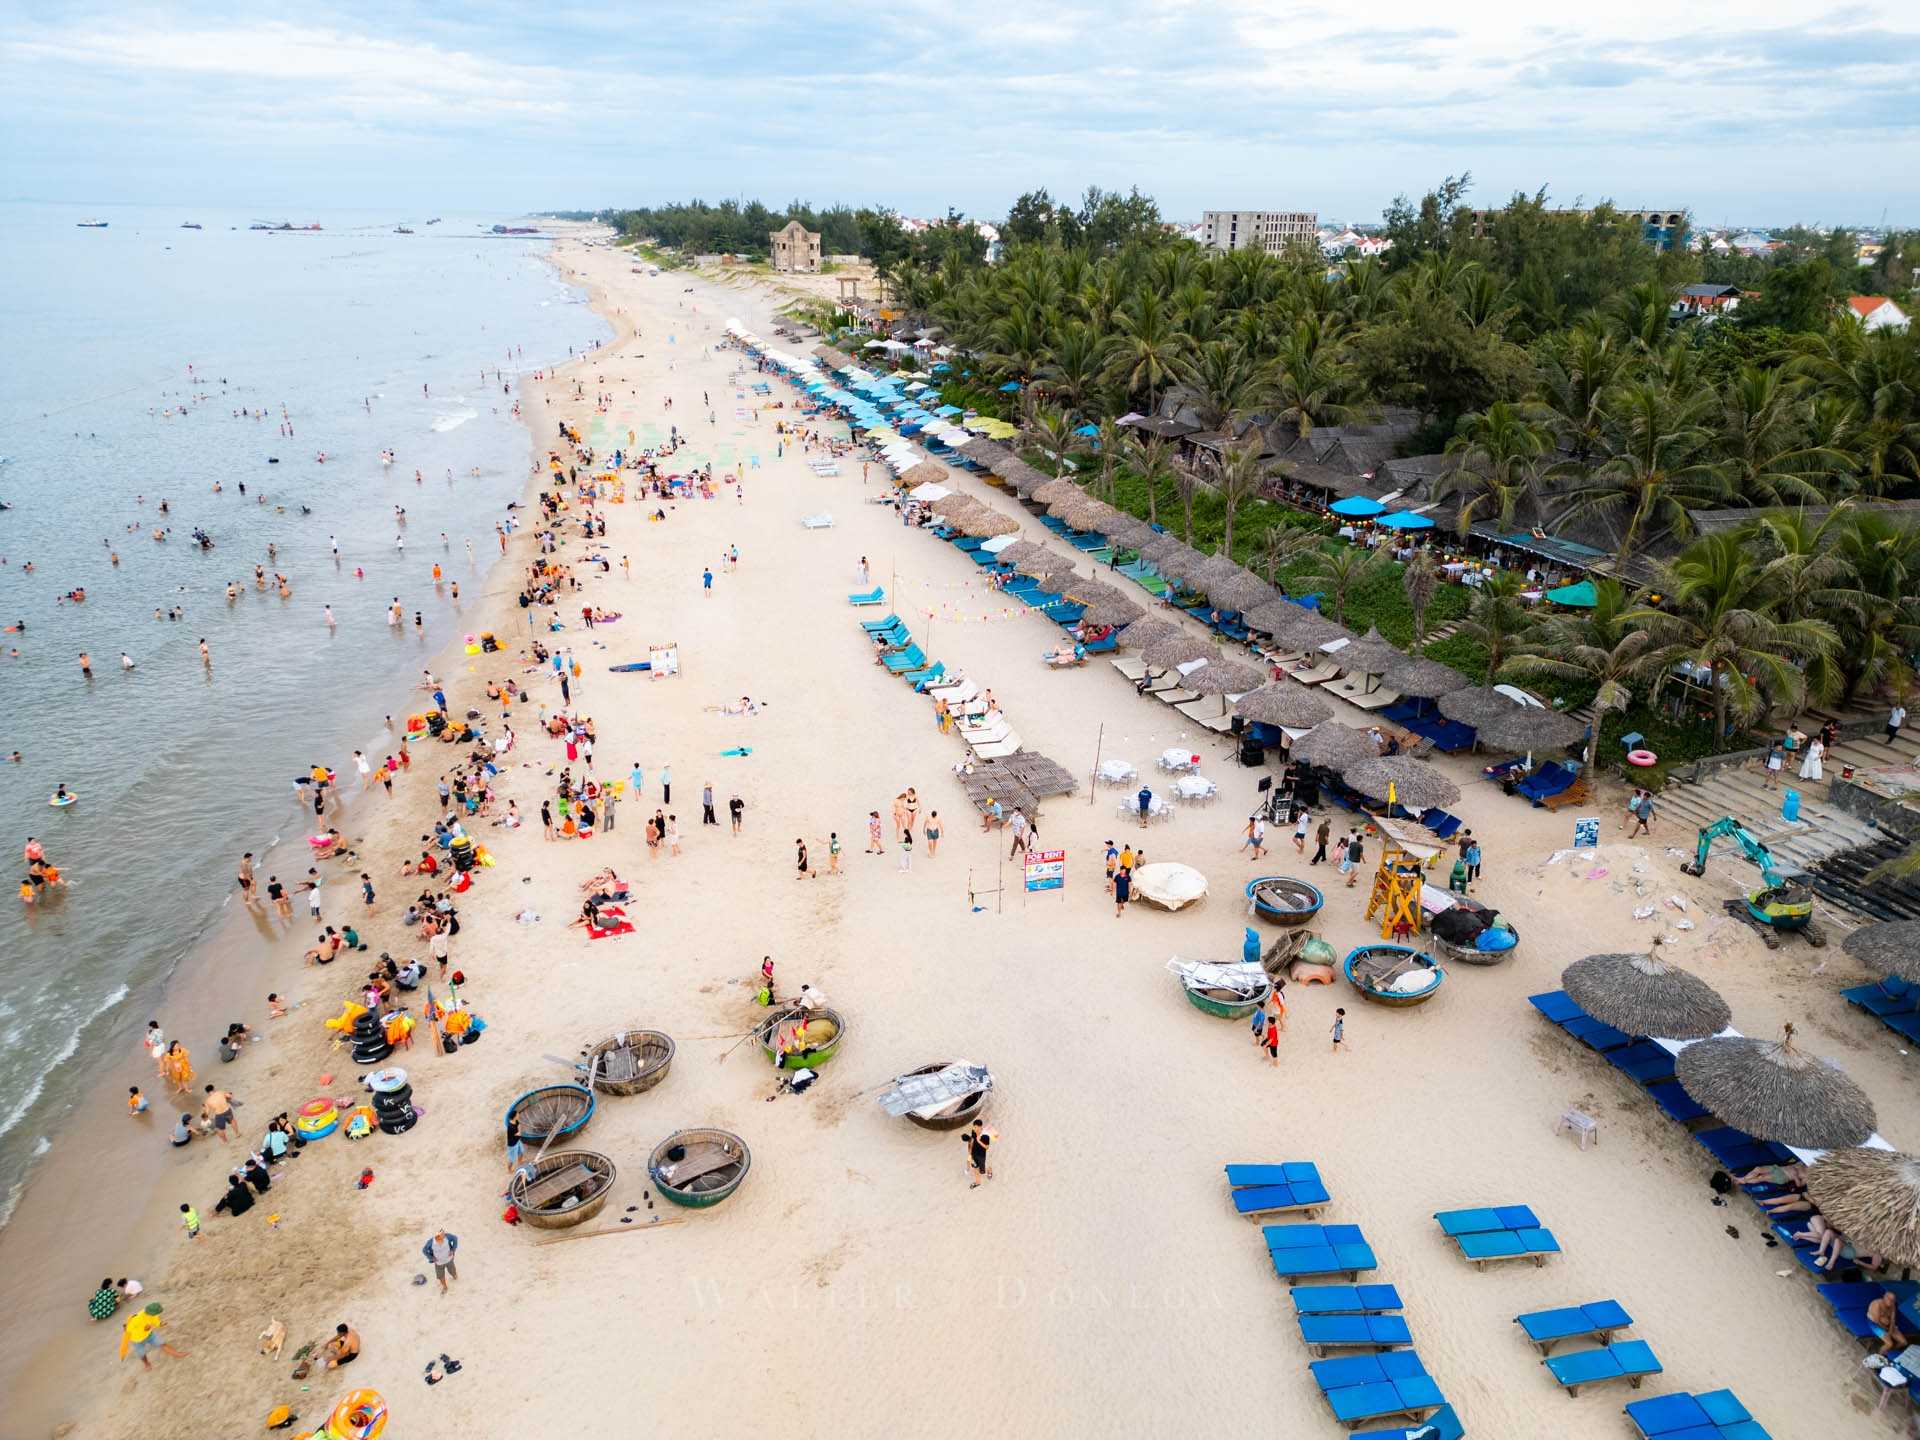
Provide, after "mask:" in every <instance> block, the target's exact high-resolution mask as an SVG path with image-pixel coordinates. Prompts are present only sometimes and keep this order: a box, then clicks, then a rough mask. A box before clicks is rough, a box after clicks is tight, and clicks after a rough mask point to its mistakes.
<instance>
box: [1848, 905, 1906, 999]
mask: <svg viewBox="0 0 1920 1440" xmlns="http://www.w3.org/2000/svg"><path fill="white" fill-rule="evenodd" d="M1840 948H1841V949H1842V950H1845V951H1846V952H1847V954H1849V955H1851V956H1853V958H1854V959H1856V960H1858V961H1859V962H1860V963H1861V964H1863V965H1867V966H1870V967H1872V968H1873V969H1875V970H1878V971H1879V972H1880V973H1881V974H1882V975H1892V976H1896V977H1897V978H1899V979H1901V980H1906V981H1910V982H1913V983H1915V984H1920V920H1883V921H1881V922H1880V923H1879V924H1878V925H1863V926H1861V927H1860V928H1859V929H1858V930H1856V931H1854V932H1853V934H1851V935H1849V936H1848V937H1847V938H1846V940H1845V942H1844V943H1842V945H1841V946H1840Z"/></svg>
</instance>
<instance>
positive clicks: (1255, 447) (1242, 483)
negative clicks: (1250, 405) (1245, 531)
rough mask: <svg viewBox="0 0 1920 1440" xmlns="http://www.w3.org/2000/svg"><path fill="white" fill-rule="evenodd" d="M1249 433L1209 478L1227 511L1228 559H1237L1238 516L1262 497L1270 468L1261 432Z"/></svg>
mask: <svg viewBox="0 0 1920 1440" xmlns="http://www.w3.org/2000/svg"><path fill="white" fill-rule="evenodd" d="M1247 434H1248V437H1249V438H1247V439H1246V440H1243V441H1241V442H1239V443H1238V444H1235V445H1230V446H1229V447H1228V448H1227V450H1226V453H1225V454H1224V455H1222V456H1221V457H1220V462H1219V463H1218V464H1217V465H1215V466H1214V467H1213V471H1212V473H1211V474H1210V475H1208V477H1207V480H1208V483H1209V484H1211V485H1212V486H1213V489H1214V493H1215V494H1217V495H1218V496H1219V497H1220V503H1221V505H1222V507H1223V508H1224V510H1225V518H1224V521H1223V524H1222V530H1221V538H1220V553H1221V554H1222V555H1225V556H1226V557H1227V558H1228V559H1232V558H1233V520H1234V517H1235V516H1236V515H1238V514H1239V513H1240V507H1241V506H1242V505H1244V504H1246V503H1247V501H1249V500H1252V499H1256V498H1258V496H1259V494H1260V489H1261V485H1262V483H1263V482H1264V481H1265V480H1266V473H1267V472H1266V465H1265V463H1264V462H1263V460H1262V456H1263V455H1264V454H1265V453H1266V448H1267V447H1266V444H1265V442H1264V441H1262V440H1261V438H1260V432H1259V431H1258V430H1249V431H1248V432H1247Z"/></svg>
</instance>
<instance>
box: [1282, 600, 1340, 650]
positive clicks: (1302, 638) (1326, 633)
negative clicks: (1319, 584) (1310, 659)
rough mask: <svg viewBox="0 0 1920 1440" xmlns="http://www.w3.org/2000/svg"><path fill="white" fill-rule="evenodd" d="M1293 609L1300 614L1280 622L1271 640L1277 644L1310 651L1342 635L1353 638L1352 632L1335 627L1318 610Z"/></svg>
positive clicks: (1297, 606) (1299, 606)
mask: <svg viewBox="0 0 1920 1440" xmlns="http://www.w3.org/2000/svg"><path fill="white" fill-rule="evenodd" d="M1293 608H1294V609H1295V610H1297V611H1299V612H1300V613H1299V614H1298V615H1294V616H1289V617H1287V618H1286V619H1284V620H1282V621H1281V623H1280V624H1279V626H1278V627H1277V628H1276V629H1275V630H1274V632H1273V638H1274V640H1275V641H1276V642H1277V643H1279V644H1283V645H1293V646H1297V647H1298V648H1300V649H1302V650H1311V649H1313V648H1315V647H1316V646H1320V645H1324V644H1326V643H1327V642H1328V641H1329V640H1338V639H1339V638H1340V637H1341V636H1342V635H1344V636H1346V637H1347V638H1348V639H1349V640H1351V639H1353V638H1354V637H1353V632H1352V631H1351V630H1348V629H1347V628H1346V626H1344V625H1336V624H1335V623H1334V622H1333V621H1331V620H1329V619H1328V618H1327V617H1326V616H1324V615H1322V614H1321V613H1320V612H1319V611H1318V610H1309V609H1307V608H1306V607H1305V606H1303V605H1296V606H1294V607H1293Z"/></svg>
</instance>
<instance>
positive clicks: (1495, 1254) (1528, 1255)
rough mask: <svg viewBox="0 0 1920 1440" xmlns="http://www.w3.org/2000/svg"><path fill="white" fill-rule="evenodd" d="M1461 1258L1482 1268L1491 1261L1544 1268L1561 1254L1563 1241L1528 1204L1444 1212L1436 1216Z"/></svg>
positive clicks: (1442, 1230)
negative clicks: (1550, 1258)
mask: <svg viewBox="0 0 1920 1440" xmlns="http://www.w3.org/2000/svg"><path fill="white" fill-rule="evenodd" d="M1433 1218H1434V1219H1435V1220H1437V1221H1438V1222H1439V1224H1440V1229H1441V1232H1442V1233H1443V1234H1445V1235H1446V1236H1447V1237H1448V1238H1449V1239H1451V1240H1452V1241H1453V1242H1454V1244H1456V1245H1458V1246H1459V1247H1460V1253H1461V1255H1463V1256H1465V1257H1466V1258H1467V1259H1469V1260H1471V1261H1473V1263H1474V1264H1475V1265H1476V1266H1478V1267H1479V1268H1480V1269H1482V1270H1484V1269H1486V1268H1487V1262H1488V1261H1489V1260H1531V1261H1533V1263H1534V1264H1536V1265H1544V1264H1545V1263H1546V1260H1547V1256H1549V1255H1558V1254H1559V1253H1560V1242H1559V1241H1558V1240H1555V1239H1554V1238H1553V1232H1552V1231H1551V1230H1548V1229H1546V1228H1544V1227H1543V1226H1542V1225H1541V1224H1540V1221H1539V1218H1538V1217H1537V1216H1535V1215H1534V1213H1533V1211H1532V1210H1530V1209H1529V1208H1528V1207H1527V1206H1525V1205H1496V1206H1489V1207H1484V1208H1480V1209H1474V1210H1442V1211H1440V1212H1438V1213H1437V1214H1435V1215H1434V1217H1433Z"/></svg>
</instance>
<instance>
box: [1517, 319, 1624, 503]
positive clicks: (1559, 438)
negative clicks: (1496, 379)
mask: <svg viewBox="0 0 1920 1440" xmlns="http://www.w3.org/2000/svg"><path fill="white" fill-rule="evenodd" d="M1535 360H1536V361H1537V363H1538V366H1539V372H1540V391H1539V397H1540V398H1539V401H1538V407H1537V408H1538V414H1539V417H1540V418H1541V419H1543V420H1545V421H1546V422H1547V426H1548V428H1549V429H1551V430H1552V431H1553V434H1554V439H1555V441H1556V442H1557V443H1558V445H1559V446H1560V448H1561V449H1563V450H1565V451H1566V452H1567V456H1568V460H1569V463H1570V465H1571V467H1572V468H1573V473H1576V474H1578V473H1582V472H1583V471H1584V470H1585V467H1586V466H1587V465H1588V464H1590V463H1591V462H1592V461H1593V460H1594V459H1595V458H1596V457H1597V456H1598V455H1599V454H1600V453H1601V448H1602V446H1601V442H1602V437H1603V436H1604V435H1605V433H1606V428H1607V398H1608V396H1609V395H1610V394H1611V393H1612V391H1613V387H1614V385H1615V383H1616V382H1617V381H1618V380H1619V378H1620V375H1621V371H1622V369H1623V367H1624V364H1625V361H1624V357H1623V356H1622V355H1621V353H1620V350H1619V347H1618V346H1617V345H1616V343H1615V341H1614V338H1613V337H1612V336H1611V335H1606V334H1603V333H1601V332H1600V331H1598V330H1595V329H1593V328H1592V327H1591V326H1586V325H1583V326H1581V327H1580V328H1579V329H1577V330H1574V331H1572V332H1571V333H1569V334H1565V335H1557V336H1554V337H1552V338H1551V339H1549V340H1547V341H1546V342H1544V343H1543V344H1541V345H1540V346H1539V347H1538V348H1537V349H1536V351H1535Z"/></svg>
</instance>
